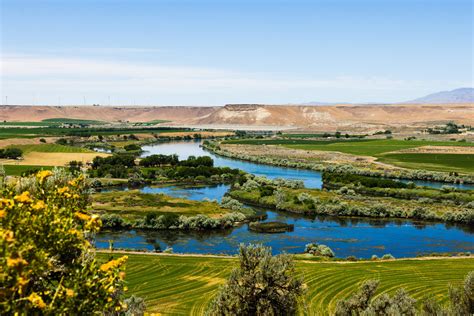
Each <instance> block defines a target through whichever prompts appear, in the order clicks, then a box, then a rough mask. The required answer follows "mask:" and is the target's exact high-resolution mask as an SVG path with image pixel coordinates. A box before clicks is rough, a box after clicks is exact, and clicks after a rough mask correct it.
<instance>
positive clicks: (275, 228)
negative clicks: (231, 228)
mask: <svg viewBox="0 0 474 316" xmlns="http://www.w3.org/2000/svg"><path fill="white" fill-rule="evenodd" d="M294 228H295V226H294V225H293V224H287V223H283V222H252V223H250V224H249V230H251V231H254V232H257V233H285V232H291V231H293V230H294Z"/></svg>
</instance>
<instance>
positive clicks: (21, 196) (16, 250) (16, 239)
mask: <svg viewBox="0 0 474 316" xmlns="http://www.w3.org/2000/svg"><path fill="white" fill-rule="evenodd" d="M1 190H2V191H1V196H2V198H0V221H1V231H0V272H1V273H0V283H1V284H2V287H1V289H0V293H1V295H0V314H2V315H7V314H24V315H28V314H32V315H35V314H38V315H39V314H46V315H66V314H82V315H86V314H96V313H100V314H102V313H105V314H112V313H116V312H119V311H122V310H125V309H126V306H125V305H124V303H123V301H122V298H121V294H122V292H123V290H124V287H123V281H122V279H123V277H124V274H123V273H122V272H121V270H122V268H123V267H122V266H123V264H124V262H125V261H126V257H122V258H120V259H117V260H112V261H109V262H107V263H104V264H102V265H100V264H99V263H97V261H96V260H95V259H94V252H93V248H92V246H91V244H90V236H91V235H92V234H94V233H95V232H97V231H98V229H99V228H100V220H99V219H98V217H97V216H94V215H92V216H91V215H89V214H88V213H87V211H86V209H87V207H88V203H89V200H88V195H87V190H88V187H87V184H86V181H85V178H84V177H83V176H80V177H79V178H72V177H71V176H70V175H68V174H66V173H65V172H64V171H60V170H56V171H55V172H54V173H53V172H51V171H41V172H39V173H38V174H36V175H34V176H31V177H28V178H23V179H21V180H20V181H19V182H18V184H17V185H16V186H6V187H3V188H2V189H1Z"/></svg>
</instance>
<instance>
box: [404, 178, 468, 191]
mask: <svg viewBox="0 0 474 316" xmlns="http://www.w3.org/2000/svg"><path fill="white" fill-rule="evenodd" d="M400 181H402V182H405V183H408V182H413V183H414V184H416V185H420V186H425V187H431V188H435V189H440V188H441V187H443V186H449V187H453V188H456V189H460V190H474V184H461V183H446V182H436V181H423V180H404V179H401V180H400Z"/></svg>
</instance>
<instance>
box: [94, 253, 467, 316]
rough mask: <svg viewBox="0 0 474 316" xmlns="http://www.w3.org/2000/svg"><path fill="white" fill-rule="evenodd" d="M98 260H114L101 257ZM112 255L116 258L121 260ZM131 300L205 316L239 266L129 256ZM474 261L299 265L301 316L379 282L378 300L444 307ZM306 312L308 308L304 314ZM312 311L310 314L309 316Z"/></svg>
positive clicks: (218, 260) (196, 259)
mask: <svg viewBox="0 0 474 316" xmlns="http://www.w3.org/2000/svg"><path fill="white" fill-rule="evenodd" d="M98 255H99V259H100V260H106V259H107V258H108V257H109V256H110V255H109V254H105V253H99V254H98ZM119 256H120V255H119V254H114V257H119ZM128 256H129V259H128V262H127V270H126V271H127V277H126V281H127V283H128V284H127V285H128V288H129V293H128V294H129V295H131V294H135V295H137V296H140V297H143V298H145V300H146V302H147V308H148V310H149V311H150V312H160V313H163V314H165V315H202V314H203V313H204V311H205V309H206V307H207V305H208V304H209V302H210V300H211V299H212V297H213V295H215V293H216V290H217V289H218V287H219V285H221V284H223V283H224V282H225V280H226V278H227V277H228V275H229V273H230V271H231V270H232V268H233V267H234V266H235V264H236V259H229V258H216V257H198V256H194V257H193V256H155V255H146V254H143V255H142V254H138V255H137V254H129V255H128ZM473 266H474V259H473V258H463V259H439V260H396V261H386V262H383V261H376V262H343V263H338V262H312V261H307V260H301V261H297V273H298V275H299V276H301V277H303V279H304V281H305V283H306V284H307V286H308V291H307V293H306V295H305V299H304V304H302V311H301V314H302V315H327V314H329V313H328V310H329V311H332V310H334V307H335V305H336V302H337V301H338V300H339V299H342V298H346V297H348V296H349V295H350V294H351V293H352V292H354V291H355V290H356V289H357V288H358V286H359V285H360V283H361V282H363V281H364V280H367V279H379V280H380V281H381V284H380V287H379V290H378V292H377V295H380V294H382V293H390V294H393V293H394V292H395V291H396V289H397V288H399V287H401V286H403V287H404V288H405V289H406V290H407V292H408V293H409V294H410V295H412V296H413V297H414V298H416V299H418V300H423V299H426V298H428V297H430V296H433V297H435V298H436V299H438V300H440V301H445V299H446V298H447V296H448V286H449V284H450V283H453V284H460V283H461V282H462V280H463V279H464V277H465V275H466V274H467V273H468V272H469V271H471V270H473ZM303 306H306V309H307V310H306V311H305V310H304V308H303ZM309 311H311V312H309Z"/></svg>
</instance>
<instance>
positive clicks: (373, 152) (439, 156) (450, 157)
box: [224, 139, 474, 173]
mask: <svg viewBox="0 0 474 316" xmlns="http://www.w3.org/2000/svg"><path fill="white" fill-rule="evenodd" d="M224 143H227V144H245V145H279V146H282V147H286V148H291V149H299V150H305V151H311V150H315V151H327V152H341V153H345V154H351V155H356V156H371V157H375V158H377V160H379V161H381V162H384V163H388V164H393V165H397V166H400V167H406V168H415V169H426V170H434V171H457V172H461V173H470V172H473V171H474V170H473V169H474V167H473V166H474V163H473V162H474V154H472V148H473V147H474V143H469V142H453V141H427V140H409V141H408V140H396V139H383V140H360V139H359V140H327V141H325V140H308V139H243V140H232V141H226V142H224ZM427 146H429V147H427ZM415 148H416V149H415ZM428 148H431V150H435V152H433V153H423V150H426V149H428ZM443 148H444V150H443V152H442V153H437V152H436V149H437V150H439V151H441V149H443ZM463 148H464V149H467V148H469V149H468V150H464V151H465V153H456V154H452V153H451V152H450V150H452V151H453V152H455V151H459V150H458V149H463ZM410 149H412V150H415V151H416V150H420V153H416V152H400V151H408V150H410Z"/></svg>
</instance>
